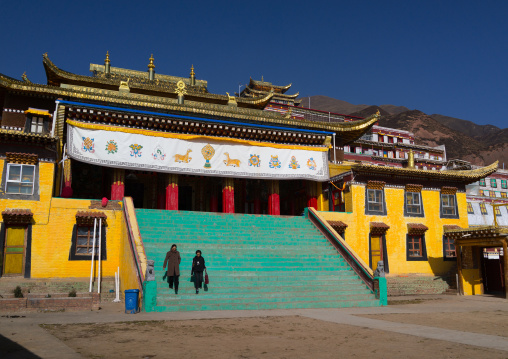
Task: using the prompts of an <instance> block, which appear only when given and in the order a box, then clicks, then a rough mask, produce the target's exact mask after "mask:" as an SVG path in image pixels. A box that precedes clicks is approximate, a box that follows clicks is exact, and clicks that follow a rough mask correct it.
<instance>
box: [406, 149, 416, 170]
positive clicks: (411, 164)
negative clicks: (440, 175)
mask: <svg viewBox="0 0 508 359" xmlns="http://www.w3.org/2000/svg"><path fill="white" fill-rule="evenodd" d="M407 168H412V169H414V168H415V155H414V153H413V150H412V149H410V150H409V154H408V158H407Z"/></svg>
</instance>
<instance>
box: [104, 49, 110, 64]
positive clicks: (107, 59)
mask: <svg viewBox="0 0 508 359" xmlns="http://www.w3.org/2000/svg"><path fill="white" fill-rule="evenodd" d="M110 62H111V61H109V51H106V59H105V60H104V63H105V64H109V63H110Z"/></svg>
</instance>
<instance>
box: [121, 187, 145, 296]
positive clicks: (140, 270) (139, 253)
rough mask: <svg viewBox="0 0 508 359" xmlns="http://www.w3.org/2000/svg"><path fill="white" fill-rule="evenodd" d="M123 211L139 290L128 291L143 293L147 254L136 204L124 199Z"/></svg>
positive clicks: (129, 199) (129, 198)
mask: <svg viewBox="0 0 508 359" xmlns="http://www.w3.org/2000/svg"><path fill="white" fill-rule="evenodd" d="M123 210H124V217H125V223H126V226H127V238H128V242H129V244H130V250H131V253H132V257H133V259H134V263H133V265H134V266H135V269H136V281H137V288H127V289H139V290H140V292H142V289H143V282H144V281H145V272H146V265H147V260H146V254H145V247H144V245H143V240H142V239H141V234H140V233H139V226H138V221H137V219H136V210H135V208H134V202H133V201H132V198H131V197H124V199H123Z"/></svg>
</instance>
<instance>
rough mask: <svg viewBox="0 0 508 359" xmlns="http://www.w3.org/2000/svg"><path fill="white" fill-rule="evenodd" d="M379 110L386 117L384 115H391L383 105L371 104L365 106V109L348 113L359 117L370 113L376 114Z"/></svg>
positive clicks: (367, 115)
mask: <svg viewBox="0 0 508 359" xmlns="http://www.w3.org/2000/svg"><path fill="white" fill-rule="evenodd" d="M378 111H379V114H380V115H381V116H382V117H384V116H390V112H388V111H386V110H384V109H383V108H382V107H381V106H369V107H366V108H364V109H363V110H360V111H357V112H353V113H349V114H348V115H350V116H358V117H369V116H370V115H373V114H375V113H376V112H378Z"/></svg>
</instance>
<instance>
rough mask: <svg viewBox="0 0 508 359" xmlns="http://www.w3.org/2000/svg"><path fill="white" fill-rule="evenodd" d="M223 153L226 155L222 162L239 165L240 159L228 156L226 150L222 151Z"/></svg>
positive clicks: (227, 164)
mask: <svg viewBox="0 0 508 359" xmlns="http://www.w3.org/2000/svg"><path fill="white" fill-rule="evenodd" d="M224 155H225V156H226V159H225V160H224V164H225V165H226V166H233V167H240V160H238V159H236V160H235V159H232V158H229V153H228V152H224Z"/></svg>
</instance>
